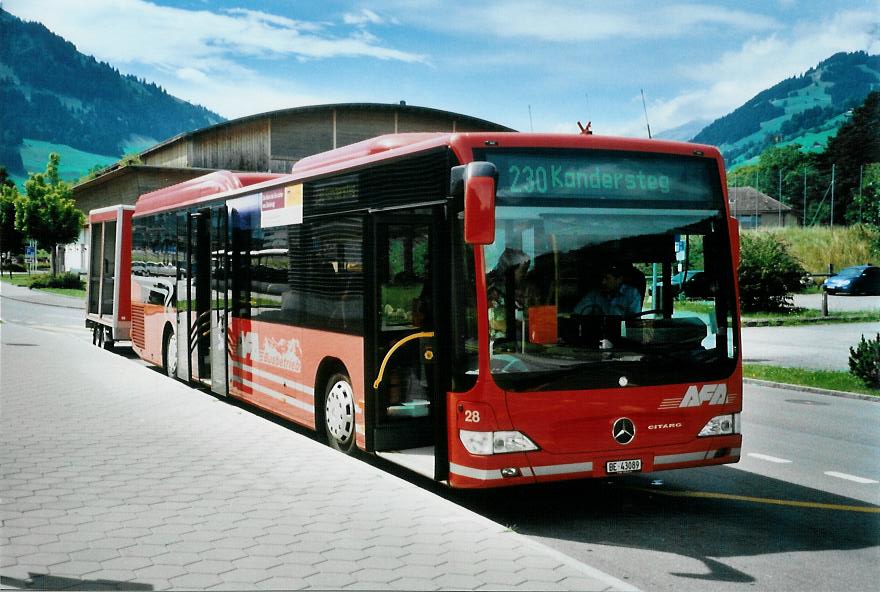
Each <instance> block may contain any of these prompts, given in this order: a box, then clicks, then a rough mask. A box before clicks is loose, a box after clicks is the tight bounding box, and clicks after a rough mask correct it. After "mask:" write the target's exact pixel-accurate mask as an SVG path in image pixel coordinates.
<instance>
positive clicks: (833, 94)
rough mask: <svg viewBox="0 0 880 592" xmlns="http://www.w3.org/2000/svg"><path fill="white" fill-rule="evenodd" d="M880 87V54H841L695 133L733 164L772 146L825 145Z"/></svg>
mask: <svg viewBox="0 0 880 592" xmlns="http://www.w3.org/2000/svg"><path fill="white" fill-rule="evenodd" d="M878 89H880V56H878V55H869V54H867V53H865V52H855V53H838V54H835V55H833V56H831V57H830V58H828V59H827V60H824V61H823V62H821V63H819V64H818V65H817V66H816V67H814V68H811V69H810V70H808V71H807V72H805V73H804V74H802V75H801V76H796V77H792V78H788V79H786V80H783V81H782V82H780V83H779V84H776V85H775V86H773V87H771V88H769V89H767V90H765V91H762V92H760V93H758V94H757V95H755V97H753V98H752V99H750V100H749V101H748V102H746V103H745V104H744V105H743V106H742V107H739V108H738V109H736V110H735V111H733V112H731V113H729V114H728V115H725V116H724V117H721V118H720V119H716V120H715V121H714V122H712V123H711V124H709V125H708V126H706V127H705V128H703V130H702V131H700V133H698V134H697V135H696V136H694V138H693V140H694V141H695V142H700V143H703V144H713V145H715V146H718V147H719V148H720V149H721V152H722V153H723V154H724V157H725V159H726V160H727V163H728V165H734V164H737V163H740V162H743V161H745V160H748V159H749V158H752V157H754V156H757V155H758V154H760V153H761V152H762V151H763V150H764V149H766V148H767V147H769V146H772V145H780V144H783V145H784V144H791V143H798V144H800V145H801V146H802V147H804V148H806V149H808V150H809V149H813V148H816V149H822V148H824V147H825V145H826V143H827V141H828V138H829V137H833V136H834V134H835V133H837V130H838V128H840V126H841V125H842V124H843V123H844V122H845V121H846V119H847V116H848V115H847V112H848V111H850V110H851V109H852V108H853V107H855V106H857V105H860V104H861V103H862V102H863V101H864V100H865V97H866V96H867V95H868V93H870V92H871V91H872V90H878Z"/></svg>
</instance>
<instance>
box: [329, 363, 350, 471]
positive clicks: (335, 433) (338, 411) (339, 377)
mask: <svg viewBox="0 0 880 592" xmlns="http://www.w3.org/2000/svg"><path fill="white" fill-rule="evenodd" d="M354 426H355V410H354V389H353V388H352V387H351V379H350V378H349V377H348V376H346V375H345V374H342V373H339V372H337V373H335V374H333V375H332V376H331V377H330V380H328V381H327V385H326V390H325V391H324V431H325V432H326V434H327V441H328V442H329V444H330V446H331V447H332V448H335V449H336V450H338V451H340V452H343V453H345V454H353V453H354V450H355V446H354V430H355V427H354Z"/></svg>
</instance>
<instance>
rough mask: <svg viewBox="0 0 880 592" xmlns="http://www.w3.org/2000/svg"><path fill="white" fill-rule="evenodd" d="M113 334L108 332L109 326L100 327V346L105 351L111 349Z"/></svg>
mask: <svg viewBox="0 0 880 592" xmlns="http://www.w3.org/2000/svg"><path fill="white" fill-rule="evenodd" d="M113 344H114V341H113V334H112V333H111V332H110V327H104V328H102V329H101V347H102V348H104V349H106V350H107V351H113Z"/></svg>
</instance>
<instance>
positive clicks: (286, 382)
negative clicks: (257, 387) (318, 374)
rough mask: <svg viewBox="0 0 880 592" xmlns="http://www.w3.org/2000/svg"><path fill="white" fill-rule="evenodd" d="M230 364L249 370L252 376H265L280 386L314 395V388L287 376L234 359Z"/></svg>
mask: <svg viewBox="0 0 880 592" xmlns="http://www.w3.org/2000/svg"><path fill="white" fill-rule="evenodd" d="M232 366H233V367H234V368H238V369H239V370H244V371H245V372H250V373H251V374H253V375H254V376H259V377H260V378H265V379H266V380H271V381H272V382H276V383H278V384H280V385H281V386H286V387H288V388H292V389H293V390H296V391H299V392H301V393H305V394H306V395H309V396H310V397H314V396H315V389H313V388H312V387H310V386H306V385H304V384H300V383H298V382H296V381H294V380H290V379H289V378H284V377H283V376H278V375H276V374H272V373H271V372H266V371H265V370H260V369H259V368H254V367H253V366H248V365H247V364H242V363H241V362H236V361H235V360H232Z"/></svg>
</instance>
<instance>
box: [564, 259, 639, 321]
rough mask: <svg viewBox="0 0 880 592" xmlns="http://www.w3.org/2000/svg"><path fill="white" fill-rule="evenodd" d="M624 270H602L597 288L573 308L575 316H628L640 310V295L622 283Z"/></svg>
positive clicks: (613, 266) (616, 268)
mask: <svg viewBox="0 0 880 592" xmlns="http://www.w3.org/2000/svg"><path fill="white" fill-rule="evenodd" d="M623 277H624V270H623V269H622V268H621V267H620V266H618V265H610V266H608V267H607V268H605V269H603V270H602V275H601V280H600V282H599V286H598V287H596V288H594V289H593V290H591V291H590V292H588V293H587V295H586V296H584V297H583V298H581V300H580V302H578V303H577V304H576V305H575V307H574V314H577V315H605V316H609V315H615V316H624V317H625V316H629V315H634V314H638V313H639V312H641V310H642V295H641V293H640V292H639V290H638V289H636V288H634V287H633V286H630V285H629V284H627V283H624V281H623Z"/></svg>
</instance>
